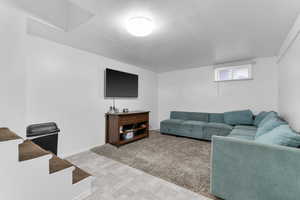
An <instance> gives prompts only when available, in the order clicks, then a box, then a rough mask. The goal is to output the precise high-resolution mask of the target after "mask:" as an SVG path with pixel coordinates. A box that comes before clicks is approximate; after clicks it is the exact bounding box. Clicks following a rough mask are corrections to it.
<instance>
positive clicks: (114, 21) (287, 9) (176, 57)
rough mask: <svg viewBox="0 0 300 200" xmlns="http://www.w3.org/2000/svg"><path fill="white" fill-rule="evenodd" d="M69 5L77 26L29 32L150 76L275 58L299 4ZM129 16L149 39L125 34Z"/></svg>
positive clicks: (225, 0)
mask: <svg viewBox="0 0 300 200" xmlns="http://www.w3.org/2000/svg"><path fill="white" fill-rule="evenodd" d="M19 1H20V0H19ZM27 1H28V0H27ZM30 1H41V0H30ZM43 1H48V0H43ZM49 1H51V2H54V1H52V0H49ZM60 1H61V0H60ZM65 1H67V0H65ZM69 1H70V2H71V3H72V5H76V7H78V8H80V9H81V10H79V9H76V12H75V13H76V14H73V15H72V16H69V20H67V21H70V19H73V21H74V19H76V20H77V19H78V20H79V19H80V20H81V21H80V20H79V22H80V23H74V24H76V25H77V26H73V28H72V29H70V30H59V29H54V28H53V27H51V26H47V25H45V24H43V23H40V22H38V21H34V20H30V21H29V26H28V27H29V32H30V33H31V34H35V35H38V36H41V37H44V38H47V39H49V40H53V41H56V42H59V43H62V44H66V45H69V46H72V47H76V48H79V49H83V50H87V51H90V52H93V53H97V54H100V55H103V56H106V57H109V58H113V59H116V60H119V61H122V62H125V63H129V64H133V65H136V66H139V67H142V68H146V69H149V70H152V71H155V72H166V71H172V70H178V69H186V68H194V67H201V66H206V65H211V64H215V63H222V62H230V61H235V60H244V59H250V58H255V57H267V56H275V55H277V53H278V51H279V48H280V46H281V44H282V43H283V40H284V39H285V37H286V35H287V33H288V31H289V30H290V28H291V27H292V25H293V23H294V21H295V20H296V18H297V15H298V14H299V11H300V1H299V0H188V1H182V0H163V1H162V0H151V1H149V0H126V1H124V0H69ZM41 6H43V5H39V7H38V9H41ZM31 7H32V4H31ZM48 7H49V5H48ZM44 9H45V8H44ZM47 9H48V8H47ZM56 10H57V9H56ZM79 11H80V12H79ZM62 13H63V11H62ZM54 15H57V17H59V16H61V13H57V12H51V16H52V18H53V16H54ZM134 15H146V16H147V17H151V18H152V19H153V20H154V23H155V24H156V28H155V30H154V32H153V34H151V35H150V36H148V37H142V38H140V37H133V36H132V35H130V34H128V32H127V31H126V29H125V27H124V23H125V22H126V20H127V19H128V18H129V17H130V16H134ZM81 16H84V17H81ZM80 17H81V18H80ZM46 19H48V22H51V20H49V17H48V18H46ZM76 20H75V21H76Z"/></svg>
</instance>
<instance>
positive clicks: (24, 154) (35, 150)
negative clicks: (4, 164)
mask: <svg viewBox="0 0 300 200" xmlns="http://www.w3.org/2000/svg"><path fill="white" fill-rule="evenodd" d="M48 154H50V152H48V151H46V150H44V149H42V148H41V147H39V146H38V145H36V144H34V143H33V142H31V141H30V140H25V141H24V142H23V143H22V144H19V161H26V160H31V159H35V158H38V157H41V156H45V155H48Z"/></svg>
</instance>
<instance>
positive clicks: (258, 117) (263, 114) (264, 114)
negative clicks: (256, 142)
mask: <svg viewBox="0 0 300 200" xmlns="http://www.w3.org/2000/svg"><path fill="white" fill-rule="evenodd" d="M267 115H268V112H266V111H262V112H260V113H259V114H258V115H256V117H255V120H254V125H255V126H259V123H260V122H261V121H262V120H263V119H264V118H265V117H266V116H267Z"/></svg>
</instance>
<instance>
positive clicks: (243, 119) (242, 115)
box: [224, 110, 253, 125]
mask: <svg viewBox="0 0 300 200" xmlns="http://www.w3.org/2000/svg"><path fill="white" fill-rule="evenodd" d="M224 121H225V123H226V124H230V125H253V114H252V112H251V110H241V111H232V112H225V113H224Z"/></svg>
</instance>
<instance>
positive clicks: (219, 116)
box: [209, 113, 225, 123]
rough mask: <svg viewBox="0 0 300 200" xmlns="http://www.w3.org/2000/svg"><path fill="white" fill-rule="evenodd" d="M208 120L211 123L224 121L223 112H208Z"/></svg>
mask: <svg viewBox="0 0 300 200" xmlns="http://www.w3.org/2000/svg"><path fill="white" fill-rule="evenodd" d="M209 122H212V123H225V122H224V113H210V114H209Z"/></svg>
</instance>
